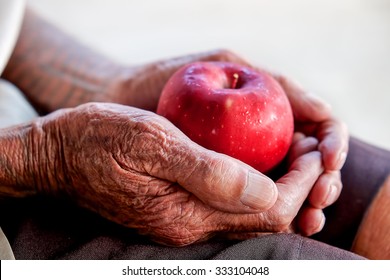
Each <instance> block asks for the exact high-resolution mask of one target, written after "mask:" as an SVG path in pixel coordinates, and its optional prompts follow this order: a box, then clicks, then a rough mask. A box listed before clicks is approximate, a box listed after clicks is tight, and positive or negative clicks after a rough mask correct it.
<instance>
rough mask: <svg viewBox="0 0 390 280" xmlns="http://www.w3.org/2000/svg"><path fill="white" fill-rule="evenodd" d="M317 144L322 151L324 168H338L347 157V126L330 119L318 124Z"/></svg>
mask: <svg viewBox="0 0 390 280" xmlns="http://www.w3.org/2000/svg"><path fill="white" fill-rule="evenodd" d="M317 137H318V139H319V140H320V144H319V145H318V149H319V151H320V152H321V153H322V157H323V161H324V166H325V169H327V170H340V169H341V168H342V167H343V165H344V163H345V160H346V158H347V153H348V144H349V135H348V128H347V126H346V125H345V124H344V123H342V122H340V121H338V120H336V119H331V120H329V121H325V122H324V123H322V124H321V125H320V127H319V128H318V132H317Z"/></svg>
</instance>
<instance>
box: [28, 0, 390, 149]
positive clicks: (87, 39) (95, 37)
mask: <svg viewBox="0 0 390 280" xmlns="http://www.w3.org/2000/svg"><path fill="white" fill-rule="evenodd" d="M29 3H30V5H31V6H33V7H34V8H35V9H36V10H37V11H38V12H40V13H41V14H42V15H44V16H45V17H46V18H48V19H50V20H51V21H53V22H54V23H56V24H57V25H59V26H61V27H62V28H63V29H65V30H66V31H67V32H68V33H70V34H72V35H74V36H75V37H77V38H78V39H79V40H81V41H82V42H84V43H86V44H87V45H89V46H91V47H93V48H95V49H97V50H99V51H101V52H103V53H104V54H106V55H108V56H110V57H112V58H113V59H115V60H117V61H119V62H123V63H127V64H139V63H144V62H148V61H153V60H156V59H162V58H167V57H172V56H178V55H183V54H187V53H193V52H199V51H205V50H210V49H215V48H227V49H231V50H234V51H236V52H237V53H239V54H241V55H242V56H244V57H245V58H247V59H249V60H250V61H252V62H253V63H254V64H256V65H257V66H263V67H265V68H268V69H270V70H273V71H276V72H281V73H284V74H287V75H289V76H291V77H293V78H294V79H296V80H298V81H300V83H301V84H302V85H303V86H304V87H305V88H306V89H308V90H309V91H311V92H313V93H315V94H317V95H319V96H321V97H322V98H323V99H325V100H327V101H328V102H329V103H331V105H332V106H333V108H334V112H335V114H336V115H337V116H338V117H340V118H342V119H343V120H344V121H345V122H346V123H347V124H348V125H349V127H350V131H351V133H352V134H353V135H355V136H358V137H359V138H361V139H364V140H366V141H369V142H371V143H373V144H376V145H379V146H382V147H386V148H389V149H390V129H389V125H388V121H389V120H390V110H389V106H390V1H388V0H316V1H313V0H295V1H292V0H196V1H184V0H164V1H152V0H142V1H141V0H67V1H50V0H30V1H29Z"/></svg>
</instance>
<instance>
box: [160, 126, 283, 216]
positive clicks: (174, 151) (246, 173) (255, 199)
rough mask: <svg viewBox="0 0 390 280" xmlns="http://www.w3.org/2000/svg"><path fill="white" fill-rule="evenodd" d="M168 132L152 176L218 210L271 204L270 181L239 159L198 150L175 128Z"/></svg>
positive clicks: (273, 197) (250, 210)
mask: <svg viewBox="0 0 390 280" xmlns="http://www.w3.org/2000/svg"><path fill="white" fill-rule="evenodd" d="M166 122H168V121H166ZM166 126H168V124H166ZM168 133H169V136H168V137H166V139H168V140H165V141H166V142H168V143H166V144H165V145H164V146H165V150H164V151H163V153H162V155H161V158H162V159H160V160H159V162H160V164H162V166H159V168H153V173H154V174H152V175H154V176H156V177H158V178H162V179H165V180H169V181H172V182H177V183H178V184H179V185H180V186H182V187H183V188H185V189H186V190H187V191H189V192H191V193H192V194H194V195H195V196H196V197H197V198H199V199H200V200H201V201H203V202H204V203H205V204H207V205H209V206H212V207H214V208H216V209H218V210H221V211H226V212H233V213H258V212H261V211H265V210H267V209H269V208H271V207H272V206H273V205H274V203H275V201H276V199H277V188H276V185H275V183H274V182H273V181H272V180H271V179H270V178H268V177H267V176H265V175H264V174H262V173H260V172H258V171H257V170H255V169H254V168H252V167H250V166H249V165H247V164H244V163H243V162H241V161H239V160H236V159H234V158H232V157H229V156H226V155H224V154H220V153H216V152H214V151H211V150H207V149H205V148H203V147H201V146H200V145H198V144H196V143H195V142H193V141H191V140H190V139H189V138H188V137H187V136H185V135H184V134H183V133H182V132H181V131H179V130H178V129H176V128H175V127H171V131H170V132H168Z"/></svg>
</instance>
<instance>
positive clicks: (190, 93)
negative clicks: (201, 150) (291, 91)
mask: <svg viewBox="0 0 390 280" xmlns="http://www.w3.org/2000/svg"><path fill="white" fill-rule="evenodd" d="M237 75H238V76H237ZM157 114H159V115H161V116H164V117H166V118H167V119H168V120H170V121H171V122H172V123H173V124H174V125H176V126H177V127H178V128H179V129H180V130H181V131H183V132H184V133H185V134H186V135H187V136H188V137H189V138H190V139H192V140H193V141H194V142H196V143H198V144H200V145H202V146H203V147H205V148H207V149H210V150H214V151H216V152H220V153H224V154H227V155H229V156H232V157H234V158H236V159H239V160H241V161H243V162H245V163H247V164H249V165H250V166H252V167H254V168H255V169H257V170H259V171H260V172H263V173H267V172H269V171H270V170H272V169H273V168H274V167H276V166H277V165H278V164H279V163H280V162H281V161H282V160H283V158H284V157H285V156H286V154H287V152H288V150H289V147H290V145H291V142H292V136H293V132H294V117H293V113H292V109H291V106H290V103H289V101H288V98H287V96H286V94H285V93H284V90H283V89H282V87H281V86H280V84H279V83H278V82H277V81H276V80H275V79H274V78H273V77H272V76H270V75H269V74H267V73H266V72H263V71H260V70H255V69H252V68H249V67H245V66H242V65H238V64H233V63H226V62H195V63H191V64H188V65H186V66H184V67H182V68H181V69H179V70H178V71H177V72H176V73H174V74H173V76H172V77H171V78H170V79H169V81H168V82H167V84H166V85H165V87H164V89H163V91H162V94H161V97H160V100H159V104H158V107H157Z"/></svg>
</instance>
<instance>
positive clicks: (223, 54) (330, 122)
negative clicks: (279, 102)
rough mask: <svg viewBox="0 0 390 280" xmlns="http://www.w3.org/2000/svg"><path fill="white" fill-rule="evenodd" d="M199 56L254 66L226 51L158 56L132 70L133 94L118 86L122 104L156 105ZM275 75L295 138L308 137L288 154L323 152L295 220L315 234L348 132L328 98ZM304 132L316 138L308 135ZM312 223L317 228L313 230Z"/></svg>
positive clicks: (333, 190) (332, 192) (336, 185)
mask: <svg viewBox="0 0 390 280" xmlns="http://www.w3.org/2000/svg"><path fill="white" fill-rule="evenodd" d="M199 60H202V61H228V62H234V63H239V64H243V65H247V66H252V65H250V63H249V62H247V61H246V60H244V59H242V58H241V57H239V56H237V55H236V54H234V53H232V52H230V51H226V50H217V51H212V52H206V53H201V54H195V55H190V56H184V57H179V58H175V59H169V60H165V61H159V62H156V63H152V64H149V65H146V66H142V67H138V68H137V69H136V70H132V71H131V73H132V74H134V73H135V75H133V77H134V78H133V79H130V80H129V82H128V83H126V84H125V85H126V87H125V92H127V93H128V92H132V93H133V94H125V93H123V91H119V93H120V94H121V96H122V99H120V103H122V104H130V105H134V106H137V107H140V108H146V109H149V110H155V108H156V107H157V103H158V99H159V96H160V93H161V90H162V88H163V86H164V85H165V83H166V81H167V80H168V79H169V77H170V76H171V75H172V74H173V73H174V72H175V71H176V70H177V69H178V68H180V67H181V66H183V65H185V64H187V63H190V62H193V61H199ZM273 76H274V77H275V78H276V79H277V80H278V81H279V83H280V84H281V85H282V87H283V88H284V90H285V92H286V94H287V96H288V98H289V100H290V103H291V105H292V109H293V112H294V118H295V121H296V122H295V126H296V132H299V133H296V135H295V138H294V139H295V141H297V140H304V141H303V142H302V143H301V144H300V145H299V148H298V151H292V152H291V153H290V154H293V155H292V158H295V157H296V155H294V153H298V154H299V153H300V152H302V151H305V150H308V149H314V148H318V150H319V151H320V152H321V154H322V159H323V164H324V167H325V170H324V172H323V173H322V175H321V176H320V177H319V179H318V180H317V181H316V184H315V186H314V188H313V190H312V191H311V192H310V195H309V197H308V202H309V204H308V205H305V207H304V208H303V209H302V210H301V212H300V214H299V217H298V218H297V221H296V222H297V224H298V227H297V230H298V231H299V232H300V233H301V234H303V235H311V234H314V233H316V232H318V231H320V230H321V227H317V226H318V225H319V224H322V225H324V220H325V217H324V214H323V212H322V209H324V208H325V207H327V206H329V205H331V204H332V203H334V202H335V201H336V200H337V198H338V196H339V194H340V192H341V189H342V183H341V178H340V169H341V168H342V166H343V164H344V162H345V159H346V155H347V152H348V140H349V136H348V131H347V128H346V126H345V125H344V124H343V123H342V122H340V121H339V120H337V119H336V118H334V117H333V116H332V112H331V109H330V107H329V106H328V105H327V104H326V103H324V102H322V101H321V100H319V99H318V98H316V97H315V96H313V95H310V94H308V93H307V92H305V91H304V90H303V89H302V88H301V87H300V86H298V85H297V84H296V83H294V82H293V81H291V80H290V79H288V78H286V77H284V76H280V75H275V74H274V75H273ZM304 135H307V136H312V137H311V138H305V137H304ZM301 146H302V147H301ZM299 150H301V151H299ZM290 161H291V160H290ZM215 195H217V193H215ZM313 228H316V230H315V231H314V230H313Z"/></svg>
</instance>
